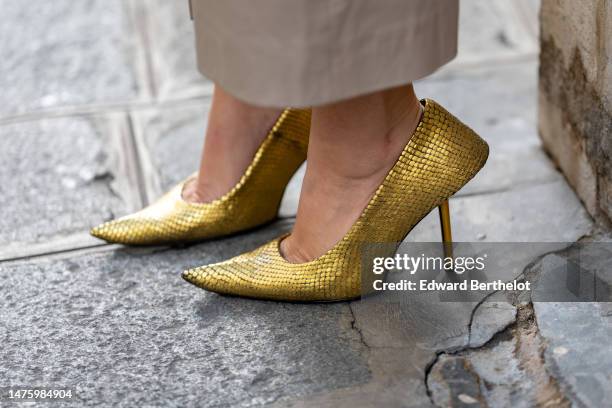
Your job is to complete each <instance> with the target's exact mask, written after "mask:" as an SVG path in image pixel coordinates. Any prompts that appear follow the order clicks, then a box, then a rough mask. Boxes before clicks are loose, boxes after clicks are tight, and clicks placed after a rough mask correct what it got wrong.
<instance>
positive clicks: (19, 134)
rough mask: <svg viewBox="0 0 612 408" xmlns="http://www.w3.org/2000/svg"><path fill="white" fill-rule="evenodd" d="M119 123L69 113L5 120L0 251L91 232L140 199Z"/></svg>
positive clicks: (0, 147) (0, 139)
mask: <svg viewBox="0 0 612 408" xmlns="http://www.w3.org/2000/svg"><path fill="white" fill-rule="evenodd" d="M117 123H119V124H120V123H121V117H114V116H113V117H69V118H55V119H45V120H40V121H32V122H21V123H15V124H12V125H4V126H0V162H1V163H2V166H0V181H1V182H0V207H1V208H2V209H3V216H2V217H0V246H2V249H1V250H0V258H3V257H4V256H3V255H6V254H7V253H11V252H14V253H20V252H25V253H27V252H29V251H30V250H31V248H30V247H31V246H32V245H39V244H41V245H42V244H49V241H54V240H56V239H67V237H68V236H71V235H72V234H86V233H87V231H88V229H89V227H90V226H92V225H95V224H97V223H100V222H103V221H105V220H108V219H110V218H112V217H113V216H114V215H118V214H121V213H123V212H126V211H127V210H129V209H130V208H131V207H132V206H134V205H135V204H134V191H135V190H136V189H133V188H131V187H129V185H128V180H127V176H126V165H127V163H126V160H125V159H124V158H123V157H125V156H120V154H119V149H120V148H121V147H120V141H119V140H120V139H121V138H122V135H121V134H120V133H119V132H120V131H119V130H117V127H118V126H119V125H118V124H117ZM86 242H87V243H91V242H97V241H93V240H92V241H87V239H86ZM72 245H74V246H82V245H83V243H82V242H81V243H77V242H74V240H73V242H72ZM47 246H48V245H47Z"/></svg>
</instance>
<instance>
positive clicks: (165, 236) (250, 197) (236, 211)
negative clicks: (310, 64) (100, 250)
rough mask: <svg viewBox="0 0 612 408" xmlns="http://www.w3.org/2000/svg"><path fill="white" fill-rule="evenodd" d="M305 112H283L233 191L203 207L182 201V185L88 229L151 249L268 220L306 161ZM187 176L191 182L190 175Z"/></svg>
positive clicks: (307, 117) (107, 238)
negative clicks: (134, 209) (131, 211)
mask: <svg viewBox="0 0 612 408" xmlns="http://www.w3.org/2000/svg"><path fill="white" fill-rule="evenodd" d="M309 133H310V110H301V109H286V110H285V111H284V112H283V113H282V114H281V116H280V117H279V119H278V121H277V122H276V124H275V125H274V127H273V128H272V129H271V130H270V132H269V133H268V135H267V137H266V138H265V139H264V141H263V142H262V144H261V146H260V147H259V149H258V150H257V152H256V153H255V156H254V158H253V161H252V162H251V164H250V165H249V167H248V168H247V170H246V171H245V173H244V175H243V176H242V178H241V179H240V181H239V182H238V184H236V186H234V188H233V189H232V190H231V191H230V192H228V193H227V194H225V195H224V196H223V197H221V198H219V199H217V200H215V201H213V202H210V203H205V204H193V203H188V202H186V201H184V200H183V199H182V191H183V186H184V184H185V183H186V182H187V181H188V180H189V179H190V178H188V179H187V180H185V181H184V182H182V183H180V184H179V185H177V186H176V187H174V188H173V189H172V190H171V191H170V192H168V193H167V194H166V195H164V196H163V197H162V198H160V199H159V200H158V201H156V202H155V203H153V204H152V205H150V206H149V207H147V208H145V209H143V210H141V211H139V212H137V213H135V214H132V215H128V216H125V217H122V218H119V219H117V220H114V221H110V222H106V223H104V224H102V225H100V226H98V227H95V228H93V229H92V230H91V234H92V235H93V236H95V237H98V238H101V239H103V240H105V241H108V242H114V243H121V244H128V245H156V244H167V243H178V242H190V241H199V240H203V239H208V238H215V237H220V236H224V235H229V234H233V233H236V232H239V231H244V230H247V229H249V228H253V227H256V226H258V225H262V224H265V223H267V222H270V221H272V220H273V219H274V218H276V216H277V212H278V208H279V206H280V202H281V199H282V197H283V192H284V191H285V187H286V186H287V184H288V183H289V180H290V179H291V176H292V175H293V174H294V173H295V171H296V170H297V169H298V167H299V166H300V165H301V164H302V163H303V162H304V160H305V159H306V150H307V148H308V135H309ZM191 177H195V175H192V176H191Z"/></svg>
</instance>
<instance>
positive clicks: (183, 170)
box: [133, 101, 304, 217]
mask: <svg viewBox="0 0 612 408" xmlns="http://www.w3.org/2000/svg"><path fill="white" fill-rule="evenodd" d="M209 109H210V104H209V102H208V101H203V102H200V101H197V102H194V103H190V104H188V105H185V104H182V105H180V106H178V107H171V108H164V109H151V110H139V111H137V112H135V113H134V114H133V117H134V125H135V126H134V127H135V133H136V137H137V139H138V141H139V144H140V146H141V152H142V160H141V162H142V165H143V167H144V169H145V174H146V188H147V194H148V197H149V201H151V200H153V199H155V198H156V197H159V196H160V195H161V194H163V192H165V191H167V190H168V189H170V188H171V187H173V186H174V185H176V184H177V183H179V182H180V181H182V180H184V179H185V178H186V177H187V176H189V175H190V174H192V173H194V172H196V171H197V170H198V167H199V161H200V154H201V151H202V146H203V144H204V136H205V129H206V125H207V119H208V110H209ZM303 172H304V168H302V169H300V170H299V171H298V172H297V173H296V175H295V176H294V178H293V179H292V180H291V182H290V183H289V185H288V186H287V190H286V191H287V192H286V194H285V198H284V200H283V202H282V203H281V208H280V211H279V214H280V216H282V217H291V216H293V215H295V212H296V210H297V201H298V196H299V192H300V188H301V182H302V178H303Z"/></svg>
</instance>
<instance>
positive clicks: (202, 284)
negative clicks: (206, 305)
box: [182, 265, 222, 293]
mask: <svg viewBox="0 0 612 408" xmlns="http://www.w3.org/2000/svg"><path fill="white" fill-rule="evenodd" d="M182 277H183V279H185V280H186V281H187V282H189V283H191V284H192V285H195V286H197V287H199V288H201V289H204V290H207V291H211V292H220V293H222V291H221V286H222V285H221V281H220V280H219V279H218V278H217V277H216V275H215V273H214V266H212V265H210V266H200V267H198V268H192V269H187V270H186V271H184V272H183V274H182Z"/></svg>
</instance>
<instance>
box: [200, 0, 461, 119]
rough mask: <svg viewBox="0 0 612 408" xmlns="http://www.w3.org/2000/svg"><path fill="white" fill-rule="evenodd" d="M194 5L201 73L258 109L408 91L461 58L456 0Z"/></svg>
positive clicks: (229, 0) (232, 0)
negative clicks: (383, 91)
mask: <svg viewBox="0 0 612 408" xmlns="http://www.w3.org/2000/svg"><path fill="white" fill-rule="evenodd" d="M191 1H192V5H191V7H192V12H193V16H194V22H195V31H196V47H197V54H198V67H199V69H200V71H201V72H202V74H204V75H205V76H207V77H208V78H210V79H211V80H212V81H214V82H215V83H217V84H218V85H220V86H221V87H223V88H224V89H225V90H227V91H228V92H230V93H231V94H233V95H235V96H236V97H238V98H239V99H242V100H244V101H246V102H249V103H252V104H255V105H262V106H277V107H283V106H296V107H301V106H316V105H323V104H327V103H331V102H336V101H339V100H342V99H346V98H350V97H353V96H357V95H361V94H366V93H370V92H373V91H376V90H381V89H386V88H390V87H393V86H397V85H401V84H406V83H409V82H412V81H414V80H416V79H419V78H422V77H424V76H426V75H429V74H431V73H432V72H433V71H435V70H436V69H438V68H439V67H440V66H442V65H444V64H445V63H447V62H448V61H450V60H451V59H453V57H454V56H455V55H456V53H457V24H458V2H457V0H428V1H426V2H424V1H422V0H376V1H372V0H256V1H246V0H223V1H219V0H191Z"/></svg>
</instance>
